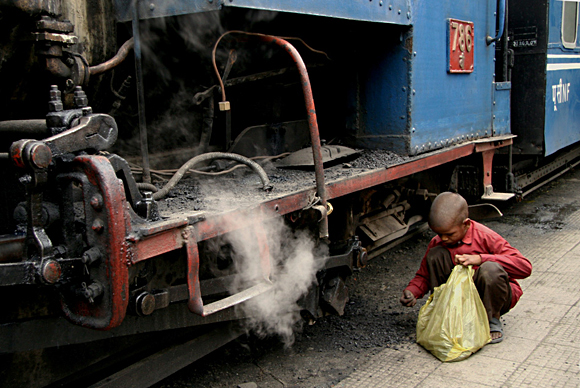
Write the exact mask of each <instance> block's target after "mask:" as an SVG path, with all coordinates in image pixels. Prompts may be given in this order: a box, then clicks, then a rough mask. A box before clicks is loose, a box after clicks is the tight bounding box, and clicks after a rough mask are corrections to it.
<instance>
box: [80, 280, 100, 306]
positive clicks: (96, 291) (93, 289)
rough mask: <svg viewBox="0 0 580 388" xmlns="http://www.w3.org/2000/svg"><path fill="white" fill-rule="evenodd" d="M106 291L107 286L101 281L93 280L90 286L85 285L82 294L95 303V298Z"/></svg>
mask: <svg viewBox="0 0 580 388" xmlns="http://www.w3.org/2000/svg"><path fill="white" fill-rule="evenodd" d="M83 286H85V284H84V283H83ZM104 291H105V288H104V287H103V285H102V284H101V283H100V282H93V283H91V284H90V285H88V286H85V287H83V290H82V292H81V294H82V295H83V296H84V297H85V298H86V299H88V300H89V302H91V303H94V300H95V299H96V298H97V297H98V296H99V295H101V294H102V293H103V292H104Z"/></svg>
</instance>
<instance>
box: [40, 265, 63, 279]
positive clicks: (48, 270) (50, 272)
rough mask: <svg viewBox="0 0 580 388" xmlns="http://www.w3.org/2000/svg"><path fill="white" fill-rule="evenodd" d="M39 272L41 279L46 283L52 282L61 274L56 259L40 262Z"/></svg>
mask: <svg viewBox="0 0 580 388" xmlns="http://www.w3.org/2000/svg"><path fill="white" fill-rule="evenodd" d="M40 273H41V276H42V280H44V281H45V282H46V283H48V284H54V283H56V282H57V281H58V280H59V279H60V277H61V275H62V268H61V267H60V264H59V263H58V262H57V261H56V260H46V261H45V262H44V264H42V269H41V272H40Z"/></svg>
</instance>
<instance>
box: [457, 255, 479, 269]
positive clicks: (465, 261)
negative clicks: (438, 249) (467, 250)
mask: <svg viewBox="0 0 580 388" xmlns="http://www.w3.org/2000/svg"><path fill="white" fill-rule="evenodd" d="M455 263H457V264H460V265H462V266H464V267H467V266H468V265H481V256H480V255H456V256H455Z"/></svg>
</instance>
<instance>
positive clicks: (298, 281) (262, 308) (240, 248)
mask: <svg viewBox="0 0 580 388" xmlns="http://www.w3.org/2000/svg"><path fill="white" fill-rule="evenodd" d="M264 230H265V232H266V234H267V241H268V248H269V256H270V264H271V274H270V280H271V282H272V284H273V288H272V289H271V290H270V291H268V292H266V293H265V294H262V295H260V296H258V297H256V298H253V299H251V300H249V301H247V302H245V303H243V304H242V305H240V306H239V308H241V309H243V312H244V313H245V315H247V316H249V319H247V320H246V323H247V325H248V326H247V328H248V329H251V330H252V331H253V332H255V333H256V334H257V335H258V336H261V337H265V336H268V335H273V334H276V335H279V336H280V337H281V339H282V341H283V342H284V343H285V344H286V345H287V346H289V345H291V344H292V343H293V342H294V329H295V328H297V324H298V323H300V322H301V317H300V307H299V306H298V304H297V302H298V300H299V299H300V298H301V297H302V296H304V295H305V294H306V293H307V292H308V289H309V288H310V287H311V286H312V285H313V284H315V282H316V272H317V271H318V270H320V269H321V268H322V266H323V265H324V262H323V260H322V259H321V258H324V257H326V254H327V252H326V251H325V248H320V247H317V246H316V244H315V242H314V241H313V239H312V237H311V236H309V235H308V234H307V233H306V232H293V231H292V230H290V228H289V227H288V226H286V225H285V224H284V223H283V220H282V219H281V218H280V217H276V218H274V219H273V220H272V221H270V222H268V223H267V225H265V227H264ZM230 234H231V236H230V237H229V242H230V244H231V245H232V247H233V250H234V252H235V254H234V265H235V269H236V273H237V276H236V279H235V281H234V282H233V284H232V290H231V292H236V291H240V290H243V289H245V288H247V287H249V286H250V285H252V284H255V283H256V281H263V274H262V269H261V264H260V248H263V247H260V246H258V242H257V239H256V235H255V232H254V229H253V228H244V229H240V230H238V231H236V232H232V233H230Z"/></svg>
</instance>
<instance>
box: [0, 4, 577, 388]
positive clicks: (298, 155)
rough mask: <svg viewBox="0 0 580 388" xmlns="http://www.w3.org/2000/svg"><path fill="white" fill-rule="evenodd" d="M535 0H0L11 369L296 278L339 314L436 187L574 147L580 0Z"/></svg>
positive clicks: (5, 318)
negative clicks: (523, 1)
mask: <svg viewBox="0 0 580 388" xmlns="http://www.w3.org/2000/svg"><path fill="white" fill-rule="evenodd" d="M535 3H537V4H536V5H537V7H536V6H526V7H520V6H518V2H516V1H514V0H512V1H511V2H510V4H509V6H508V5H507V4H506V2H505V1H504V0H500V1H499V3H496V1H492V0H488V1H483V2H482V1H465V2H462V3H461V4H457V3H456V2H451V1H449V0H441V1H430V2H425V1H414V0H393V1H384V0H380V1H379V0H371V1H368V0H365V1H362V0H361V1H351V2H348V3H346V2H342V3H341V2H339V3H336V2H331V1H326V0H324V1H315V2H307V3H305V2H301V1H295V0H286V1H282V0H279V1H260V0H258V1H255V0H228V1H223V2H222V1H218V0H213V1H212V0H203V1H197V0H183V1H171V2H169V1H149V2H140V1H136V2H133V1H122V0H118V1H116V2H114V3H109V2H105V1H80V0H77V1H66V0H62V1H52V0H45V1H13V0H12V1H10V0H9V1H6V0H3V1H0V10H1V12H2V14H1V15H2V24H1V27H0V28H1V29H2V30H3V32H4V33H3V34H2V35H1V36H0V39H1V46H0V55H1V59H2V61H1V67H0V82H1V83H2V89H1V92H0V106H1V108H0V131H1V132H2V136H1V140H0V144H1V146H2V148H3V149H1V150H0V163H2V169H1V174H2V175H1V179H2V183H3V184H2V188H1V189H0V196H1V198H2V201H1V204H0V210H1V213H0V214H1V218H0V234H1V236H0V295H2V296H3V300H4V301H5V302H4V303H3V306H4V308H3V309H2V313H1V314H0V322H1V323H2V325H1V329H0V350H1V351H2V352H3V353H4V355H2V356H1V357H2V358H3V365H10V368H4V370H3V371H2V373H1V374H0V379H2V380H1V381H2V383H3V386H4V385H5V386H10V385H11V384H12V385H15V386H16V385H19V384H22V383H32V382H33V381H34V382H35V383H34V384H35V385H38V386H43V385H46V384H48V383H50V382H53V381H57V380H59V379H62V378H65V377H66V376H67V375H68V374H69V373H72V372H77V373H78V374H81V375H83V376H85V379H86V380H85V381H87V382H89V381H93V382H94V381H96V380H95V379H97V378H96V377H94V376H92V375H91V373H88V371H90V372H96V371H100V370H102V369H106V368H105V367H102V366H99V365H100V364H95V360H101V359H102V358H103V355H104V354H107V355H108V354H112V353H114V352H115V351H116V350H112V349H117V350H118V349H124V348H125V349H126V348H131V347H132V346H133V345H134V343H135V341H141V340H140V339H139V340H134V338H143V336H144V335H146V336H149V337H147V338H149V340H151V338H165V337H164V335H166V333H167V332H169V333H173V332H175V330H176V329H184V328H192V327H193V328H194V329H195V330H194V331H198V332H199V331H201V330H202V328H203V330H205V329H206V328H209V329H212V328H214V327H215V328H218V327H219V329H220V330H221V329H223V323H224V322H231V321H238V320H241V319H243V318H251V319H248V321H253V322H260V320H266V319H267V317H261V316H260V315H259V313H258V312H257V310H256V309H251V308H250V309H248V308H245V307H248V306H251V305H252V303H254V302H256V301H258V302H259V301H267V300H269V299H270V300H271V299H272V298H275V297H276V296H279V295H281V294H283V295H284V296H285V297H286V298H287V299H288V301H289V304H288V305H287V304H284V303H281V302H279V301H275V304H277V305H278V306H284V308H287V309H288V310H290V311H300V312H301V313H302V315H303V317H305V318H307V319H316V318H318V317H321V316H323V315H324V314H327V313H335V314H342V313H343V312H344V308H345V304H346V302H347V300H348V290H347V287H346V284H345V280H346V278H347V277H348V276H349V275H350V274H351V273H352V271H353V270H354V269H355V268H357V267H364V265H365V263H366V260H367V259H368V257H369V256H370V257H374V256H376V255H379V254H381V253H383V252H384V251H385V249H386V248H388V244H389V243H390V242H391V241H394V240H395V239H397V238H399V237H401V236H403V235H405V234H406V233H408V232H409V231H410V230H412V229H413V228H416V227H417V225H420V221H421V220H424V216H425V214H426V210H427V209H428V208H429V204H430V199H431V198H433V196H434V195H436V193H438V192H440V191H443V190H448V189H455V190H458V191H460V192H461V193H462V194H464V195H465V196H466V197H468V198H470V199H471V200H478V199H480V198H483V199H486V200H505V199H509V198H511V197H513V196H514V194H515V195H520V196H521V195H522V194H525V193H526V192H523V191H522V189H525V187H526V186H529V185H530V184H531V183H532V182H533V181H534V180H536V179H537V178H538V177H539V176H541V175H543V174H545V173H546V172H547V171H552V170H556V169H559V168H562V166H564V167H565V166H566V165H567V163H568V162H569V161H570V160H571V159H573V158H575V156H576V151H575V149H573V148H571V147H573V145H574V144H575V143H576V142H577V140H578V130H577V125H576V123H577V120H576V115H577V114H578V113H577V109H576V108H577V107H576V106H575V103H574V101H577V98H576V96H577V94H576V89H575V87H574V85H576V84H577V82H576V78H577V74H576V72H575V70H576V68H577V67H580V65H577V64H576V61H578V59H579V58H580V56H579V55H578V54H577V52H578V50H577V49H576V41H577V31H576V30H577V25H578V3H577V2H568V1H564V2H562V1H555V0H554V1H551V2H549V3H542V2H535ZM535 3H534V4H535ZM540 5H541V6H542V7H540ZM546 11H549V13H546ZM546 15H549V18H547V17H546ZM504 29H505V30H506V31H507V32H508V33H507V34H504V33H503V32H504ZM508 37H509V40H508V39H507V38H508ZM542 74H543V76H542ZM511 79H513V81H514V82H513V87H512V82H510V80H511ZM510 94H511V109H510ZM47 103H48V104H47ZM542 112H543V113H542ZM530 129H532V130H530ZM512 132H513V133H514V134H517V136H518V137H515V136H514V135H513V134H512ZM512 144H513V146H512ZM304 149H306V151H304ZM562 151H563V152H562ZM496 154H497V156H496V157H495V160H496V162H495V168H493V169H492V164H493V161H494V155H496ZM548 155H552V156H551V157H550V158H547V159H546V158H544V157H545V156H548ZM561 155H564V156H563V159H562V158H559V156H561ZM512 160H513V162H512ZM562 160H564V161H562ZM544 162H546V167H544V169H543V171H541V172H539V173H534V174H535V175H533V174H530V173H529V167H530V166H538V165H541V164H542V163H544ZM548 163H549V164H548ZM240 166H242V167H240ZM239 167H240V168H239ZM245 167H247V168H245ZM243 168H245V169H243ZM492 183H493V185H492ZM494 187H495V188H496V191H500V192H499V193H498V192H494V190H493V188H494ZM298 246H300V247H301V248H304V250H297V248H296V247H298ZM304 257H307V258H309V260H307V261H301V260H297V259H296V258H304ZM248 269H251V271H249V270H248ZM288 273H290V274H294V275H295V276H294V277H293V278H288V277H287V274H288ZM284 282H286V283H288V284H292V285H295V286H294V287H293V288H294V289H295V290H294V291H295V292H292V293H289V294H288V295H286V294H285V293H283V292H281V291H280V287H281V284H282V283H284ZM285 302H286V301H285ZM293 319H294V315H292V319H291V320H290V321H291V322H290V325H291V324H292V323H293V321H292V320H293ZM170 329H172V331H170ZM228 330H229V326H228ZM222 332H223V333H226V334H221V336H220V335H219V334H215V335H209V336H208V338H211V340H210V342H211V341H213V342H211V343H212V346H218V345H220V344H221V343H223V342H225V341H227V340H228V339H230V338H231V337H232V336H234V334H232V333H233V332H232V331H227V330H226V331H224V330H222ZM143 333H145V334H143ZM227 333H229V334H227ZM283 333H284V331H282V334H283ZM136 334H140V337H138V336H136ZM279 334H280V333H279ZM216 338H217V339H216ZM107 341H108V342H107ZM111 341H113V342H114V345H112V342H111ZM132 341H133V342H132ZM65 345H66V346H65ZM81 346H90V347H89V348H83V349H90V351H89V352H86V351H83V352H82V353H83V354H82V357H81V356H79V347H81ZM57 347H58V350H57ZM116 347H118V348H116ZM207 348H208V347H207V346H199V356H201V355H202V354H204V352H207V350H206V349H207ZM210 348H211V346H210ZM56 355H57V356H56ZM54 357H58V358H59V359H60V360H62V362H59V363H56V364H58V365H56V364H55V363H51V362H48V361H47V360H48V359H51V358H54ZM30 360H33V361H30ZM188 360H190V359H188ZM30 362H34V363H38V364H42V366H43V367H42V368H39V369H38V370H39V371H40V372H38V374H34V375H23V374H21V373H20V372H19V369H18V366H19V365H29V363H30ZM170 364H171V363H170ZM63 365H67V367H63ZM179 365H180V364H176V365H175V364H174V365H172V367H167V368H164V374H163V373H160V372H156V373H153V375H150V374H148V373H151V371H148V372H144V371H143V370H141V371H139V372H138V375H139V376H140V378H141V379H142V381H143V384H146V383H147V384H153V383H154V382H156V381H158V380H159V379H160V378H162V377H164V376H165V375H167V374H168V373H171V372H172V371H174V370H175V369H176V368H178V367H179ZM15 376H18V378H19V379H20V380H16V377H15ZM23 376H24V377H23ZM122 376H125V377H124V378H127V377H126V376H132V377H129V378H134V377H133V375H131V374H130V373H129V372H125V373H124V374H122ZM119 378H120V379H121V377H119ZM27 379H28V380H27ZM71 381H72V380H71ZM112 381H113V382H112V383H109V384H117V385H116V386H120V385H122V380H112Z"/></svg>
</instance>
